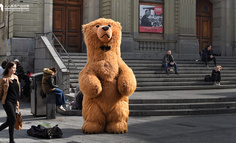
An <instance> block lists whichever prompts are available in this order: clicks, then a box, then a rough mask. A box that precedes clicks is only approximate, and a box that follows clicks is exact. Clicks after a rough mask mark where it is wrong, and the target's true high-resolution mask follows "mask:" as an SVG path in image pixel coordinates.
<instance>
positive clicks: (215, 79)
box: [211, 66, 222, 86]
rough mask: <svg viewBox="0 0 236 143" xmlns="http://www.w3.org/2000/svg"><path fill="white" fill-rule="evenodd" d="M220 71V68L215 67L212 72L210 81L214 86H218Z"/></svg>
mask: <svg viewBox="0 0 236 143" xmlns="http://www.w3.org/2000/svg"><path fill="white" fill-rule="evenodd" d="M221 69H222V67H221V66H216V69H214V70H212V73H211V79H212V82H214V85H218V86H220V80H221V75H220V70H221Z"/></svg>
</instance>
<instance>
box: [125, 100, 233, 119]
mask: <svg viewBox="0 0 236 143" xmlns="http://www.w3.org/2000/svg"><path fill="white" fill-rule="evenodd" d="M129 109H130V116H174V115H203V114H223V113H236V98H206V99H203V98H202V99H197V98H196V99H132V100H130V103H129Z"/></svg>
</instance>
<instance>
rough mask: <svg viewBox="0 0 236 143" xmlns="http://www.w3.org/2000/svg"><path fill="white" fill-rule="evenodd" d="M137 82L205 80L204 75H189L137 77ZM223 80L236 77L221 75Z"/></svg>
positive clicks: (235, 78) (233, 79) (230, 79)
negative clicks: (184, 76) (183, 76)
mask: <svg viewBox="0 0 236 143" xmlns="http://www.w3.org/2000/svg"><path fill="white" fill-rule="evenodd" d="M136 80H137V82H186V81H187V82H188V81H204V77H193V78H190V77H187V78H177V77H172V78H137V79H136ZM221 80H222V81H235V80H236V77H221Z"/></svg>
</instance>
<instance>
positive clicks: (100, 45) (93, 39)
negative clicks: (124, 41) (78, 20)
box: [83, 18, 122, 60]
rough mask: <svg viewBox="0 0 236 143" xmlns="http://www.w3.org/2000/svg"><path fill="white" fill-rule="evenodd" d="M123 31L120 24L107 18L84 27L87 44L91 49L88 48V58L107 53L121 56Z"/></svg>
mask: <svg viewBox="0 0 236 143" xmlns="http://www.w3.org/2000/svg"><path fill="white" fill-rule="evenodd" d="M121 29H122V27H121V25H120V23H119V22H115V21H113V20H111V19H105V18H100V19H97V20H95V21H93V22H90V23H88V24H85V25H83V34H84V40H85V44H86V46H87V47H89V48H87V54H88V58H89V57H90V56H92V57H93V56H98V55H100V54H101V53H103V52H107V51H112V52H114V53H116V54H117V55H119V56H120V44H121ZM100 49H102V50H100ZM88 60H89V59H88Z"/></svg>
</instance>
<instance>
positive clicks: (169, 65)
mask: <svg viewBox="0 0 236 143" xmlns="http://www.w3.org/2000/svg"><path fill="white" fill-rule="evenodd" d="M173 66H174V67H175V73H177V64H176V63H174V65H171V64H169V63H165V64H163V67H164V68H165V71H166V73H167V72H168V67H173Z"/></svg>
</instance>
